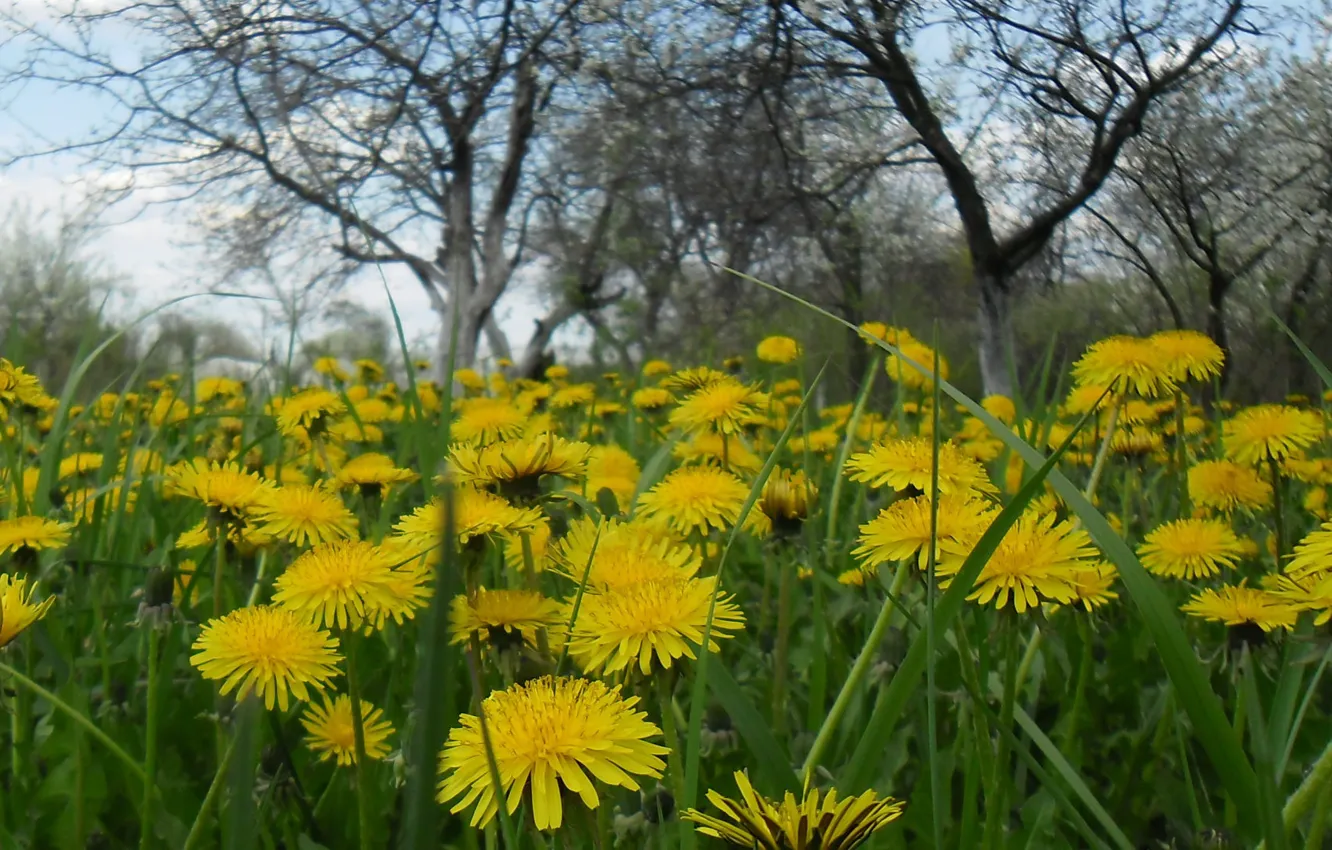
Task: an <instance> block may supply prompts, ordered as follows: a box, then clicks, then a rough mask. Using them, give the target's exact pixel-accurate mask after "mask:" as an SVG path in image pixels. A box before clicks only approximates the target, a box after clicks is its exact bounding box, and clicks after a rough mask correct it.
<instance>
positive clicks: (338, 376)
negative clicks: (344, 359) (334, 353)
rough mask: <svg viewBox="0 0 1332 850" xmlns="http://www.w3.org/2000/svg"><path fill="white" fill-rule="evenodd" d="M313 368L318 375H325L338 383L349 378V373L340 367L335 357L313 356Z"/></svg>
mask: <svg viewBox="0 0 1332 850" xmlns="http://www.w3.org/2000/svg"><path fill="white" fill-rule="evenodd" d="M314 370H315V372H317V373H319V374H320V375H326V376H328V377H330V378H332V379H333V380H335V381H337V382H339V383H345V382H347V381H350V380H351V373H350V372H348V371H347V370H346V369H344V368H342V364H341V363H339V362H338V358H336V357H318V358H315V362H314Z"/></svg>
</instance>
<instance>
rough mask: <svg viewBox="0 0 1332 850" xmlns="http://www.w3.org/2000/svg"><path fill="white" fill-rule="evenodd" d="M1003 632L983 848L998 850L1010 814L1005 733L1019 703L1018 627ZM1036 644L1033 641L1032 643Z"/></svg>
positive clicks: (1007, 625)
mask: <svg viewBox="0 0 1332 850" xmlns="http://www.w3.org/2000/svg"><path fill="white" fill-rule="evenodd" d="M1000 628H1001V629H1002V631H1003V645H1004V650H1003V664H1004V696H1003V701H1002V702H1001V703H1000V704H999V741H998V743H997V744H996V748H995V749H996V752H995V757H994V766H993V772H992V773H991V776H990V792H989V794H988V795H987V799H986V801H985V832H984V834H983V837H982V842H981V846H983V847H986V848H998V847H1001V846H1002V845H1003V833H1004V826H1005V824H1004V820H1005V818H1006V815H1007V813H1008V780H1009V775H1008V774H1009V769H1008V768H1009V761H1010V758H1011V754H1010V752H1009V750H1010V744H1009V740H1008V739H1009V736H1008V735H1005V734H1004V731H1005V730H1012V728H1013V705H1014V703H1016V702H1017V679H1018V666H1019V665H1018V663H1017V661H1018V659H1017V624H1016V623H1015V622H1013V621H1012V620H1007V621H1006V622H1004V624H1003V625H1002V626H1001V627H1000ZM1034 642H1035V640H1034V638H1033V643H1034Z"/></svg>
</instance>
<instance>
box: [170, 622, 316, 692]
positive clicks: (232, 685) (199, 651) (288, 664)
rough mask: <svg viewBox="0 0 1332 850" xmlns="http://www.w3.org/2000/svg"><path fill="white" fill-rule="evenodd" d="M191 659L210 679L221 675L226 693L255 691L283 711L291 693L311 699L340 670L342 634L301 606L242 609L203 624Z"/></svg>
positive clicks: (219, 677) (205, 676)
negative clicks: (298, 608)
mask: <svg viewBox="0 0 1332 850" xmlns="http://www.w3.org/2000/svg"><path fill="white" fill-rule="evenodd" d="M193 649H194V655H191V656H190V664H191V665H193V666H195V667H198V668H199V672H200V673H202V674H203V677H204V678H205V679H222V680H223V682H222V694H223V695H224V696H225V695H226V694H228V693H230V692H231V691H232V690H235V689H236V688H237V686H239V690H237V692H236V699H238V700H241V699H244V698H245V697H246V696H248V695H249V693H250V692H251V691H254V692H255V694H257V695H258V696H259V697H261V698H262V699H263V701H264V706H265V707H266V708H270V709H271V708H272V707H273V705H274V703H276V704H277V706H278V707H279V708H281V709H282V710H283V711H286V710H287V707H288V706H289V705H290V703H291V695H293V694H294V695H295V696H296V698H297V699H300V700H308V699H309V698H310V691H311V690H315V691H321V690H323V689H324V688H325V687H327V685H328V683H329V680H330V679H332V678H333V677H334V676H336V675H337V674H338V669H337V665H338V663H339V662H340V661H341V660H342V659H341V657H340V656H339V655H338V653H337V649H338V639H337V638H335V637H333V636H332V635H330V634H329V633H328V632H326V631H324V630H323V629H320V628H319V627H318V626H316V625H315V624H314V623H312V622H311V621H310V618H309V617H306V616H303V615H302V614H299V613H297V612H296V611H290V610H287V609H285V608H278V607H276V606H273V605H260V606H257V607H254V608H240V609H237V610H235V611H232V612H231V613H230V614H226V615H224V616H223V617H221V618H219V619H216V620H209V621H208V622H207V623H204V626H203V630H202V631H201V632H200V633H199V637H198V638H196V639H195V641H194V646H193Z"/></svg>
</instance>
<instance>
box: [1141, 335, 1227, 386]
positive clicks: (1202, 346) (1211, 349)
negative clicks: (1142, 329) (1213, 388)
mask: <svg viewBox="0 0 1332 850" xmlns="http://www.w3.org/2000/svg"><path fill="white" fill-rule="evenodd" d="M1148 341H1149V342H1151V344H1152V345H1153V346H1155V347H1156V349H1157V350H1158V351H1160V352H1161V357H1162V359H1163V361H1164V363H1165V368H1166V371H1167V372H1169V373H1170V377H1171V378H1172V379H1174V380H1175V381H1176V382H1178V383H1183V382H1184V381H1188V380H1193V381H1210V380H1211V379H1212V378H1215V377H1218V376H1220V374H1221V367H1222V365H1224V363H1225V361H1226V353H1225V352H1224V351H1222V350H1221V346H1219V345H1217V344H1216V343H1215V342H1213V341H1212V338H1211V337H1209V336H1207V335H1206V334H1202V333H1199V332H1197V331H1159V332H1157V333H1154V334H1152V335H1151V336H1150V337H1148Z"/></svg>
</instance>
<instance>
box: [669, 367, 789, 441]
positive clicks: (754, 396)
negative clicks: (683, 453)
mask: <svg viewBox="0 0 1332 850" xmlns="http://www.w3.org/2000/svg"><path fill="white" fill-rule="evenodd" d="M767 407H768V394H767V393H764V392H761V391H760V390H759V389H758V388H757V387H756V386H751V385H749V384H742V383H741V382H739V381H737V380H736V379H734V378H731V377H726V378H722V379H720V380H717V381H714V382H712V383H710V384H708V385H707V386H705V387H701V388H699V389H697V390H694V391H693V392H692V393H690V394H689V395H687V396H685V398H684V399H683V400H682V401H681V402H680V403H679V405H677V406H676V408H675V409H674V410H672V411H671V415H670V423H671V424H672V425H674V426H675V427H677V428H679V429H681V430H682V431H685V432H686V433H691V434H692V433H698V432H701V431H712V432H715V433H719V434H726V435H730V434H737V433H740V432H741V431H743V430H744V429H745V428H747V427H749V426H752V425H759V424H762V423H763V422H764V421H765V418H766V409H767Z"/></svg>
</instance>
